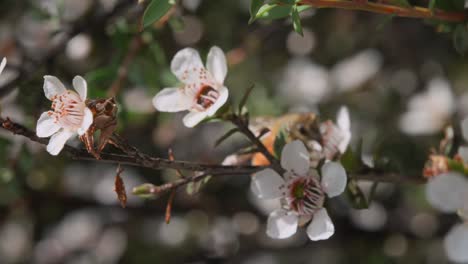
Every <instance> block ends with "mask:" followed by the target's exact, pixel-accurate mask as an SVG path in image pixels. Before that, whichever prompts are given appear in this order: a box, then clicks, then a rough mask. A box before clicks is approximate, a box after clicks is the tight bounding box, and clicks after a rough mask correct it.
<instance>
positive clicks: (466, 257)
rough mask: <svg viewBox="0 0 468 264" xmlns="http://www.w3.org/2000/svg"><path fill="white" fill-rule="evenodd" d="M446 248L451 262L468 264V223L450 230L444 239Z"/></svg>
mask: <svg viewBox="0 0 468 264" xmlns="http://www.w3.org/2000/svg"><path fill="white" fill-rule="evenodd" d="M444 248H445V251H446V252H447V256H448V258H449V259H450V260H451V261H454V262H458V263H468V223H464V224H457V225H455V226H454V227H452V229H450V231H449V232H448V233H447V235H446V236H445V239H444Z"/></svg>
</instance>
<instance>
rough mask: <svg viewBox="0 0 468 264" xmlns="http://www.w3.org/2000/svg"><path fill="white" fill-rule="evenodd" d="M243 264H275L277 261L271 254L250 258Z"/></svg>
mask: <svg viewBox="0 0 468 264" xmlns="http://www.w3.org/2000/svg"><path fill="white" fill-rule="evenodd" d="M242 263H243V264H276V263H279V262H278V260H277V259H276V258H275V257H274V256H273V255H271V254H259V255H254V256H253V257H250V258H249V259H247V260H246V261H244V262H242Z"/></svg>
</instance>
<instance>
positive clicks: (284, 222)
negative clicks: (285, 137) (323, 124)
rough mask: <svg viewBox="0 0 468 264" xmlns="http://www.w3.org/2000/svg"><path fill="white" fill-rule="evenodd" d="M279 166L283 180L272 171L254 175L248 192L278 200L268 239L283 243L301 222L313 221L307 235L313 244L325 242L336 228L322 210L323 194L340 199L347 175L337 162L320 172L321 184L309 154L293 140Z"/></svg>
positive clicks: (287, 146) (271, 214)
mask: <svg viewBox="0 0 468 264" xmlns="http://www.w3.org/2000/svg"><path fill="white" fill-rule="evenodd" d="M281 166H282V167H283V168H284V169H285V170H286V172H285V173H284V179H283V177H281V176H280V175H279V174H278V173H276V172H275V171H274V170H272V169H265V170H262V171H260V172H258V173H255V174H254V175H253V177H252V182H251V190H252V192H253V193H254V194H255V195H257V196H258V197H259V198H262V199H278V198H279V199H281V203H282V205H283V206H282V208H280V209H276V210H274V211H273V212H271V213H270V216H269V217H268V222H267V235H268V236H270V237H271V238H276V239H283V238H288V237H290V236H292V235H294V234H295V233H296V231H297V227H298V225H299V224H300V222H302V221H308V220H310V219H312V221H311V222H310V224H309V225H308V227H307V235H308V236H309V238H310V239H311V240H313V241H317V240H324V239H328V238H329V237H331V236H332V235H333V233H334V232H335V227H334V225H333V223H332V221H331V219H330V217H329V216H328V213H327V210H326V209H325V208H324V207H323V204H324V201H325V194H327V195H328V197H335V196H338V195H340V194H341V193H342V192H343V191H344V189H345V187H346V181H347V177H346V172H345V170H344V168H343V166H341V164H340V163H337V162H327V163H326V164H325V165H323V167H322V168H321V174H322V181H321V182H319V179H318V175H317V172H316V171H315V170H310V158H309V152H308V150H307V149H306V147H305V146H304V144H303V143H302V142H301V141H299V140H295V141H292V142H290V143H288V144H287V145H286V146H285V147H284V148H283V150H282V153H281Z"/></svg>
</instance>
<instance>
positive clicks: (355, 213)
mask: <svg viewBox="0 0 468 264" xmlns="http://www.w3.org/2000/svg"><path fill="white" fill-rule="evenodd" d="M351 220H352V221H353V223H354V224H355V225H356V226H357V227H359V228H361V229H363V230H366V231H378V230H380V229H382V228H383V227H384V226H385V223H386V222H387V212H386V211H385V208H384V207H383V206H382V205H381V204H379V203H377V202H375V201H374V202H372V204H371V205H370V206H369V208H368V209H362V210H354V209H353V210H352V211H351Z"/></svg>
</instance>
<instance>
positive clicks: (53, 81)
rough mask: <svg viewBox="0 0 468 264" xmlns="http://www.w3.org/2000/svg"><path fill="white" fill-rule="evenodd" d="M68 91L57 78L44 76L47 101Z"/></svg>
mask: <svg viewBox="0 0 468 264" xmlns="http://www.w3.org/2000/svg"><path fill="white" fill-rule="evenodd" d="M65 91H66V89H65V86H63V84H62V82H61V81H60V80H59V79H57V77H55V76H51V75H45V76H44V94H45V96H46V97H47V99H49V100H50V99H51V98H52V97H53V96H55V95H60V94H62V93H64V92H65Z"/></svg>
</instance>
